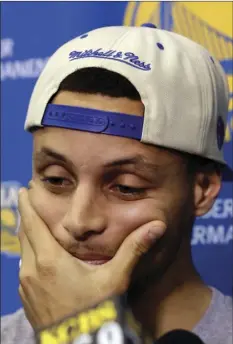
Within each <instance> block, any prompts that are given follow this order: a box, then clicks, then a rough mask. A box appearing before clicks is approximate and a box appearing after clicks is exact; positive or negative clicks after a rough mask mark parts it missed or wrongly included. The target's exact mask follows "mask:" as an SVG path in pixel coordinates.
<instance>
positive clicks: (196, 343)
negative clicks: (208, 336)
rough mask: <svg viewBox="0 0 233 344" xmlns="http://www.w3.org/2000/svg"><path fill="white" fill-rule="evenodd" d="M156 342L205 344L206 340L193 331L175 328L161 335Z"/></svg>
mask: <svg viewBox="0 0 233 344" xmlns="http://www.w3.org/2000/svg"><path fill="white" fill-rule="evenodd" d="M156 344H204V342H203V341H202V340H201V339H200V338H199V337H198V336H197V335H196V334H194V333H192V332H189V331H186V330H173V331H170V332H168V333H166V334H164V335H163V336H162V337H160V338H159V339H158V341H157V342H156Z"/></svg>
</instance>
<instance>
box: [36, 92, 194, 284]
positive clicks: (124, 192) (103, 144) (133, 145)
mask: <svg viewBox="0 0 233 344" xmlns="http://www.w3.org/2000/svg"><path fill="white" fill-rule="evenodd" d="M53 102H54V103H55V104H64V105H70V106H81V107H88V108H96V109H100V110H106V111H113V112H121V113H126V114H129V115H132V114H134V115H138V116H142V115H143V110H144V109H143V105H142V103H141V102H139V101H131V100H128V99H125V98H118V99H114V98H110V97H104V96H102V95H87V94H78V93H72V92H64V91H63V92H61V93H59V94H58V95H57V96H56V97H55V99H54V101H53ZM33 181H34V187H33V188H32V190H31V191H30V192H31V199H32V203H33V206H34V207H35V209H36V211H37V212H38V214H39V215H40V216H41V218H42V219H43V220H44V221H45V223H46V224H47V225H48V227H49V229H50V231H51V233H52V235H53V236H54V238H55V239H56V240H57V241H58V242H59V243H60V244H61V245H62V246H63V247H64V248H65V249H66V250H67V251H68V252H70V253H71V254H72V255H74V256H76V257H77V258H79V259H82V260H85V261H87V262H88V263H92V264H100V263H103V262H105V261H106V260H107V259H110V258H112V257H113V256H114V255H115V253H116V252H117V250H118V248H119V247H120V245H121V244H122V242H123V241H124V239H125V238H126V237H127V236H128V235H129V234H130V233H131V232H132V231H134V230H136V229H137V228H138V227H139V226H141V225H143V224H145V223H147V222H150V221H152V220H156V219H158V220H162V221H164V222H165V223H166V225H167V230H166V232H165V234H164V236H163V238H161V239H160V240H159V241H158V243H157V244H155V246H154V248H153V249H152V250H151V251H150V252H149V254H148V255H146V256H145V257H144V258H142V260H141V262H140V264H139V266H138V267H137V269H136V270H135V279H136V280H137V281H139V280H142V279H143V278H145V277H148V276H150V275H152V274H153V275H154V276H156V274H157V273H158V272H160V273H161V271H163V269H165V266H166V265H167V264H168V262H169V263H171V262H172V261H173V260H174V259H175V254H176V252H177V249H178V247H179V244H180V242H181V239H182V238H183V237H184V235H186V234H185V232H186V233H187V231H189V230H190V225H191V219H192V216H193V197H192V191H191V189H192V188H191V186H189V185H188V181H187V177H186V170H185V165H184V162H183V160H182V158H181V157H180V156H179V155H178V154H175V153H173V152H169V151H166V150H163V149H161V148H157V147H154V146H150V145H145V144H143V143H140V142H138V141H136V140H133V139H128V138H122V137H117V136H111V135H104V134H94V133H88V132H82V131H77V130H68V129H62V128H43V129H41V130H38V131H37V132H35V134H34V154H33Z"/></svg>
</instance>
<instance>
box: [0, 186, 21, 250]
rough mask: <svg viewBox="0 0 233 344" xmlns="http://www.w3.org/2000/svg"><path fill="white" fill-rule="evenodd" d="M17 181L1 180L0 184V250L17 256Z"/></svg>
mask: <svg viewBox="0 0 233 344" xmlns="http://www.w3.org/2000/svg"><path fill="white" fill-rule="evenodd" d="M20 187H21V185H20V184H19V183H18V182H3V183H2V184H1V252H2V253H5V254H7V255H8V256H19V254H20V245H19V240H18V237H17V231H18V227H19V223H20V216H19V213H18V210H17V206H18V191H19V188H20Z"/></svg>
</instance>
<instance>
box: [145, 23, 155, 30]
mask: <svg viewBox="0 0 233 344" xmlns="http://www.w3.org/2000/svg"><path fill="white" fill-rule="evenodd" d="M141 26H142V27H150V28H152V29H157V26H155V25H154V24H152V23H145V24H142V25H141Z"/></svg>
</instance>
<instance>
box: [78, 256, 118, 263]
mask: <svg viewBox="0 0 233 344" xmlns="http://www.w3.org/2000/svg"><path fill="white" fill-rule="evenodd" d="M74 257H75V258H77V259H78V260H81V261H82V262H83V263H86V264H89V265H103V264H105V263H107V262H109V261H110V260H111V259H112V257H107V256H100V255H83V256H81V255H75V256H74Z"/></svg>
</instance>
